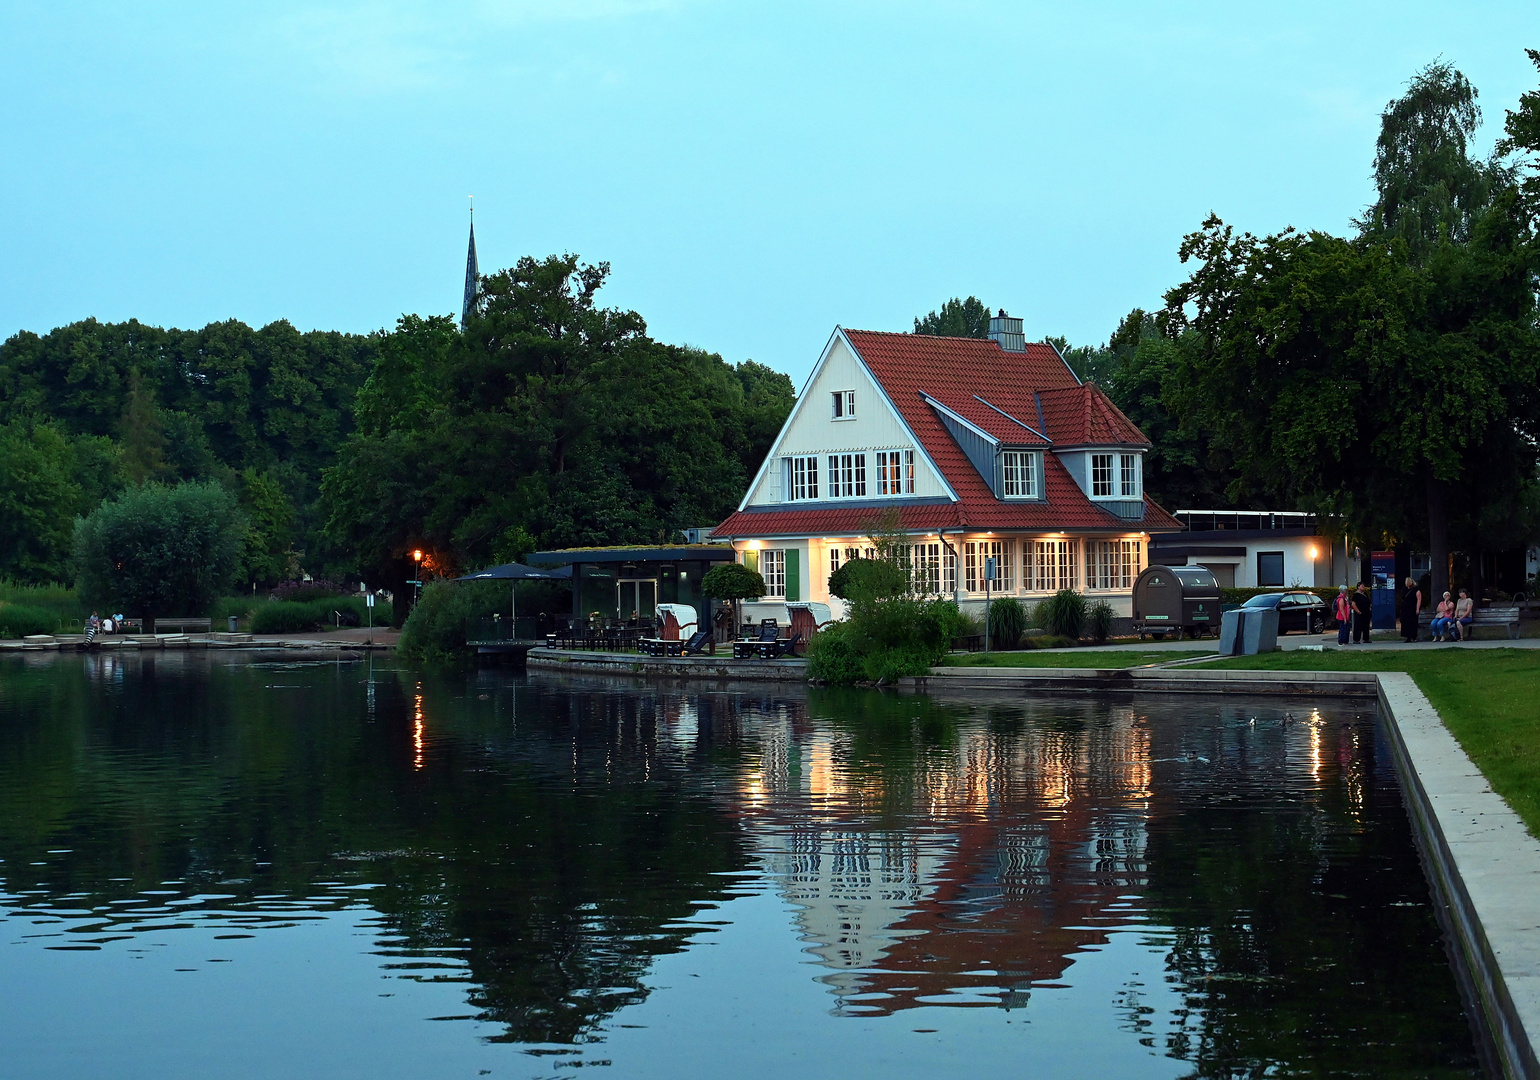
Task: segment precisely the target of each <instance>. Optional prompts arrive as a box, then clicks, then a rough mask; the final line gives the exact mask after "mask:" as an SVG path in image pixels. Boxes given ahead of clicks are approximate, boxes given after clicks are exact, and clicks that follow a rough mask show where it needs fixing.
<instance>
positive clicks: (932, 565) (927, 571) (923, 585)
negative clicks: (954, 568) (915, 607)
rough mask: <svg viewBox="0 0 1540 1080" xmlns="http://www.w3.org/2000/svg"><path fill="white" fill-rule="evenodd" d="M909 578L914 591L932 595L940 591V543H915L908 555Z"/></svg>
mask: <svg viewBox="0 0 1540 1080" xmlns="http://www.w3.org/2000/svg"><path fill="white" fill-rule="evenodd" d="M909 580H910V581H911V582H913V583H914V591H915V592H917V593H922V594H925V595H932V594H935V593H939V592H940V591H941V545H940V544H915V545H914V548H913V549H912V551H911V553H910V556H909Z"/></svg>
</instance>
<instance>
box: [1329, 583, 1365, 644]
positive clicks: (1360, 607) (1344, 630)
mask: <svg viewBox="0 0 1540 1080" xmlns="http://www.w3.org/2000/svg"><path fill="white" fill-rule="evenodd" d="M1332 615H1333V616H1335V617H1336V620H1337V644H1338V645H1346V644H1348V635H1349V634H1350V633H1351V635H1352V642H1353V644H1355V645H1359V644H1362V645H1367V644H1369V630H1370V626H1371V624H1372V623H1373V621H1374V597H1373V596H1372V595H1370V593H1369V588H1368V586H1366V585H1365V584H1364V583H1363V582H1361V581H1360V582H1359V583H1358V588H1357V589H1356V590H1354V591H1353V592H1348V587H1347V586H1346V585H1344V586H1342V588H1340V589H1338V590H1337V599H1336V602H1335V603H1334V604H1333V605H1332Z"/></svg>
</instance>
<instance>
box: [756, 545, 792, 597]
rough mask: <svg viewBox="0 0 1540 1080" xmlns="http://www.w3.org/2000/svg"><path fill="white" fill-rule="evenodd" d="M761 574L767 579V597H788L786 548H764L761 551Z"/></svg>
mask: <svg viewBox="0 0 1540 1080" xmlns="http://www.w3.org/2000/svg"><path fill="white" fill-rule="evenodd" d="M759 576H760V577H762V578H764V579H765V599H767V600H784V599H786V549H785V548H763V549H762V550H761V551H760V553H759Z"/></svg>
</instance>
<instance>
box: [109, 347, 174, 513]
mask: <svg viewBox="0 0 1540 1080" xmlns="http://www.w3.org/2000/svg"><path fill="white" fill-rule="evenodd" d="M118 439H119V441H120V442H121V443H122V444H123V473H124V475H125V476H126V477H127V478H128V481H129V483H131V484H142V483H144V482H145V481H146V480H154V479H156V478H157V477H159V476H161V475H162V474H164V473H165V471H166V460H165V449H166V433H165V430H164V429H163V427H162V426H161V420H160V411H159V410H158V409H157V408H156V407H155V389H154V387H152V386H148V385H146V384H145V381H144V379H143V377H141V376H140V374H139V369H138V368H134V369H132V370H130V371H129V373H128V401H127V403H126V404H125V405H124V407H123V419H122V420H121V421H120V422H119V424H118Z"/></svg>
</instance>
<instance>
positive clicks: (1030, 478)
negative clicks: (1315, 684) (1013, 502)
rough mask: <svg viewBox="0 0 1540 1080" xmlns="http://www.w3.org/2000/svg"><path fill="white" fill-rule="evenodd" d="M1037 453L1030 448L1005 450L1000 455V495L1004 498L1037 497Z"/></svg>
mask: <svg viewBox="0 0 1540 1080" xmlns="http://www.w3.org/2000/svg"><path fill="white" fill-rule="evenodd" d="M1037 462H1038V455H1037V454H1036V453H1034V452H1033V451H1031V450H1006V451H1004V452H1003V453H1002V454H1001V455H1000V472H1001V480H1002V484H1001V487H1000V495H1001V497H1002V498H1006V499H1035V498H1037V497H1038V491H1039V490H1040V489H1039V486H1038V482H1037V472H1038V469H1037Z"/></svg>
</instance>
